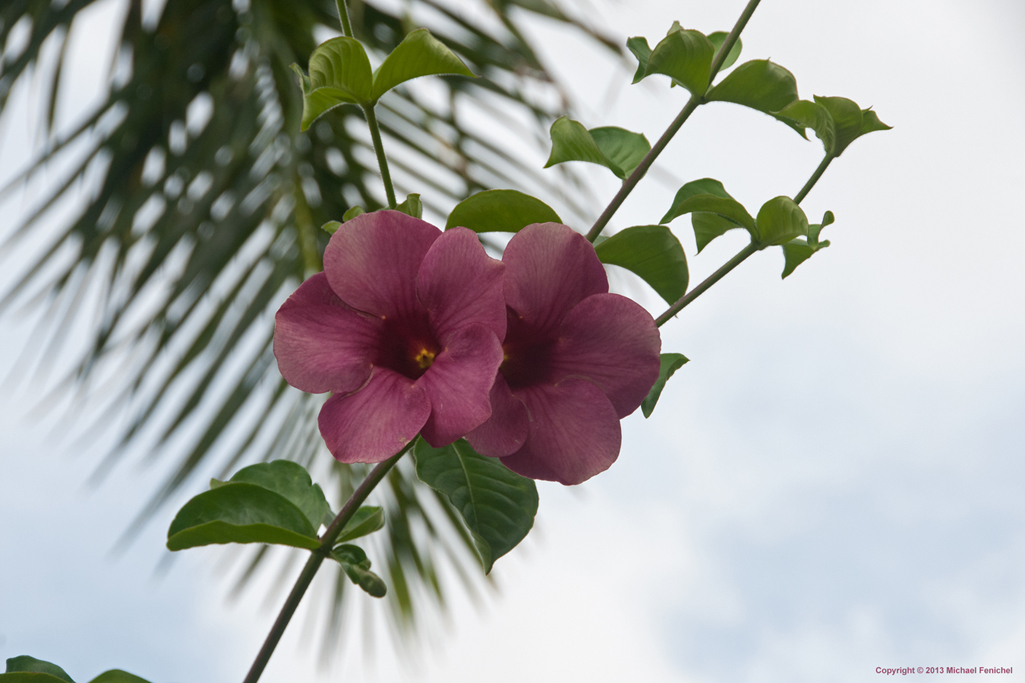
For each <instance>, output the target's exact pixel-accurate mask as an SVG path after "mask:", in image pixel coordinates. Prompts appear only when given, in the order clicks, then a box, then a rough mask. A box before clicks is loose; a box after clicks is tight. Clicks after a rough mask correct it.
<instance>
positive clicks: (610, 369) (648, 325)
mask: <svg viewBox="0 0 1025 683" xmlns="http://www.w3.org/2000/svg"><path fill="white" fill-rule="evenodd" d="M661 348H662V341H661V339H660V338H659V334H658V328H657V327H655V321H654V320H652V318H651V316H650V315H649V314H648V312H647V311H646V310H644V309H643V308H641V307H640V306H639V305H638V304H636V303H635V302H633V301H631V300H630V299H627V298H626V297H624V296H619V295H618V294H596V295H595V296H591V297H588V298H586V299H584V300H583V301H581V302H580V303H579V304H577V306H576V307H575V308H574V309H573V310H572V311H570V312H569V315H567V316H566V318H565V320H563V322H562V326H561V327H560V328H559V336H558V341H557V342H556V343H555V346H554V347H553V348H552V352H551V354H552V355H551V367H552V370H553V371H554V373H555V376H554V379H555V381H558V380H560V379H562V378H563V377H568V376H576V377H583V378H585V379H589V380H591V381H592V382H594V383H595V384H597V385H598V386H599V387H600V388H601V390H602V391H604V392H605V395H606V396H608V397H609V400H610V401H612V405H613V406H614V407H615V408H616V414H617V415H618V416H619V417H626V416H627V415H629V414H630V413H632V412H633V411H635V410H637V407H638V406H639V405H641V401H643V400H644V398H645V397H646V396H647V395H648V392H649V391H650V390H651V385H653V384H654V383H655V380H656V379H658V368H659V352H660V351H661Z"/></svg>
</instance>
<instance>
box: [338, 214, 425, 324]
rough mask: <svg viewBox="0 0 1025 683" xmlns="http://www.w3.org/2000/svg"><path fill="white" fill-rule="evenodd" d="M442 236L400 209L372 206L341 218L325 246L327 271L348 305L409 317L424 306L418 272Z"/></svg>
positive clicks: (369, 310)
mask: <svg viewBox="0 0 1025 683" xmlns="http://www.w3.org/2000/svg"><path fill="white" fill-rule="evenodd" d="M440 235H441V231H440V230H438V229H437V228H436V227H434V226H433V225H431V224H430V223H427V222H426V221H422V220H420V219H419V218H413V217H412V216H407V215H406V214H404V213H401V212H399V211H374V212H373V213H365V214H363V215H361V216H357V217H356V218H353V219H352V220H349V221H346V222H345V223H342V225H341V227H339V228H338V231H337V232H335V234H334V235H332V236H331V241H329V242H328V243H327V249H325V250H324V272H325V273H327V279H328V282H330V283H331V289H333V290H334V291H335V294H337V295H338V296H339V298H341V300H342V301H344V302H345V303H346V304H348V305H349V306H351V307H353V308H357V309H359V310H361V311H366V312H367V313H372V314H373V315H376V316H380V317H392V316H398V317H408V316H409V314H412V313H414V312H416V311H419V310H421V308H422V306H421V305H420V303H419V301H417V298H416V274H417V272H418V271H419V270H420V263H421V262H422V261H423V260H424V256H425V255H426V254H427V250H428V249H430V248H431V245H432V244H433V243H434V241H435V240H437V239H438V237H439V236H440Z"/></svg>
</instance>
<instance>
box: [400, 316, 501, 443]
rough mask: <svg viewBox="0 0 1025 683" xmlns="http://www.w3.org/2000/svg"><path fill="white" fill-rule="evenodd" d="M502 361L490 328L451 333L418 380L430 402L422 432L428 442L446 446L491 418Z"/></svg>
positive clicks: (498, 344)
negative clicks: (494, 386) (493, 388)
mask: <svg viewBox="0 0 1025 683" xmlns="http://www.w3.org/2000/svg"><path fill="white" fill-rule="evenodd" d="M501 362H502V345H501V343H500V342H499V341H498V337H496V336H495V333H494V332H492V331H491V329H490V328H488V327H486V326H484V325H469V326H467V327H463V328H462V329H460V330H458V331H456V332H454V333H452V334H451V335H450V336H449V341H448V343H447V344H446V345H445V347H444V348H443V349H442V351H441V353H439V354H438V357H437V358H435V359H434V363H433V364H432V365H431V367H430V368H429V369H428V370H427V372H425V373H424V375H423V376H422V377H420V379H418V380H417V382H416V383H417V385H418V386H420V387H422V388H423V389H424V391H426V392H427V396H428V398H429V399H430V401H431V416H430V418H428V420H427V424H425V425H424V427H423V431H422V432H421V433H422V435H423V437H424V439H425V440H426V441H427V443H429V444H430V445H431V446H433V447H434V448H440V447H442V446H447V445H448V444H450V443H452V442H453V441H455V440H457V439H459V438H460V437H462V436H463V435H465V434H466V433H467V432H468V431H470V430H471V429H473V428H475V427H477V426H479V425H480V424H481V423H482V422H484V421H485V420H487V419H488V417H490V415H491V404H490V402H489V400H488V394H489V392H490V390H491V385H492V384H493V383H494V378H495V374H496V373H497V372H498V366H499V365H500V364H501Z"/></svg>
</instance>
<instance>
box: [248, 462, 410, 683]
mask: <svg viewBox="0 0 1025 683" xmlns="http://www.w3.org/2000/svg"><path fill="white" fill-rule="evenodd" d="M411 446H412V442H410V444H409V445H407V446H406V447H405V448H403V449H402V450H401V451H399V452H398V453H396V454H395V455H393V456H392V457H390V458H388V459H387V460H385V461H384V462H382V463H380V464H379V465H378V466H377V467H375V468H374V469H373V470H371V471H370V474H368V475H367V478H366V479H364V480H363V483H361V484H360V485H359V487H358V488H357V489H356V490H355V491H354V492H353V494H352V497H350V498H349V500H347V501H346V502H345V505H343V506H342V509H341V511H340V512H339V513H338V516H337V517H335V519H334V521H333V522H331V526H329V527H328V528H327V530H326V531H324V534H323V535H322V536H321V537H320V547H319V548H317V549H316V550H314V551H312V553H311V554H310V559H309V560H307V561H306V566H305V567H303V570H302V573H301V574H299V578H298V579H297V580H296V582H295V585H294V586H293V587H292V591H291V592H290V593H289V594H288V598H287V599H286V600H285V604H284V605H283V606H282V607H281V612H280V613H279V614H278V618H277V619H276V620H275V621H274V626H272V627H271V630H270V633H268V634H267V640H265V641H264V643H263V647H261V648H260V652H259V653H258V654H257V655H256V659H255V660H254V661H253V666H252V667H251V668H250V669H249V673H248V674H247V675H246V678H245V680H244V681H243V683H256V681H258V680H260V675H261V674H263V670H264V668H266V666H267V662H269V661H270V657H271V655H272V654H274V648H276V647H277V646H278V641H279V640H281V636H282V634H284V632H285V628H286V627H287V626H288V622H289V621H291V619H292V615H293V614H295V610H296V608H297V607H299V603H300V601H302V599H303V596H304V595H305V594H306V589H307V588H309V587H310V582H312V581H313V577H314V576H315V575H316V574H317V570H318V569H320V565H321V564H322V563H323V562H324V560H325V559H326V558H327V556H328V554H329V553H330V552H331V548H332V547H333V545H334V542H335V539H337V538H338V534H340V533H341V532H342V529H344V528H345V525H346V524H347V523H348V522H349V520H350V519H352V516H353V515H354V514H356V510H358V509H359V506H360V505H362V504H363V501H365V500H366V499H367V496H369V495H370V492H371V491H373V490H374V487H375V486H377V485H378V484H380V483H381V480H382V479H384V477H385V475H386V474H388V472H389V471H390V470H391V468H392V467H394V466H395V463H397V462H398V461H399V459H400V458H401V457H402V456H403V455H405V454H406V451H408V450H409V449H410V447H411Z"/></svg>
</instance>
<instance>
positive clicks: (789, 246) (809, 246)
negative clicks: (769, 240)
mask: <svg viewBox="0 0 1025 683" xmlns="http://www.w3.org/2000/svg"><path fill="white" fill-rule="evenodd" d="M832 222H833V212H832V211H827V212H826V214H825V215H824V216H823V217H822V223H820V224H816V225H809V226H808V239H806V240H803V239H795V240H793V241H792V242H787V243H786V244H784V245H783V259H784V265H783V274H782V278H783V279H786V277H787V276H789V275H790V274H791V273H793V272H794V270H795V269H796V268H797V266H799V265H801V264H802V263H804V262H805V261H807V260H808V259H810V258H811V257H812V255H813V254H814V253H815V252H816V251H818V250H820V249H825V248H826V247H828V246H829V240H825V241H822V242H820V241H819V233H820V232H821V231H822V228H824V227H826V226H827V225H829V224H831V223H832Z"/></svg>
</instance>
